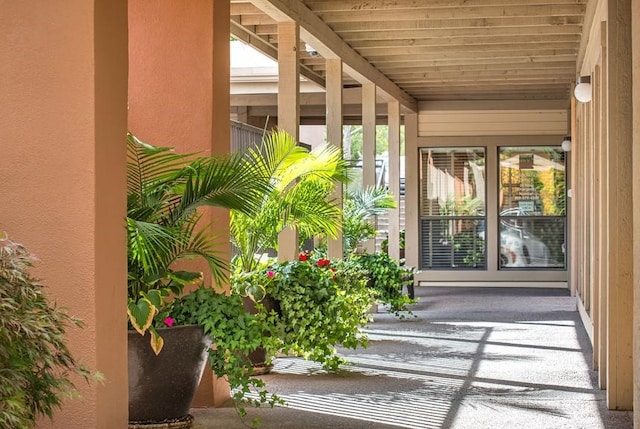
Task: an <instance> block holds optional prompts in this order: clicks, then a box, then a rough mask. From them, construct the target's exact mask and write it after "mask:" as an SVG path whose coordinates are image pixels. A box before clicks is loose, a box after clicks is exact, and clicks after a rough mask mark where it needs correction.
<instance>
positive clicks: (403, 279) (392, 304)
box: [352, 252, 416, 318]
mask: <svg viewBox="0 0 640 429" xmlns="http://www.w3.org/2000/svg"><path fill="white" fill-rule="evenodd" d="M352 260H353V261H354V262H355V263H356V264H358V265H359V266H360V268H361V269H363V270H364V271H366V272H367V273H368V280H369V281H368V285H369V287H370V288H371V289H372V291H373V293H374V296H375V298H376V299H377V300H378V301H380V302H382V303H383V304H387V305H389V312H390V313H393V314H394V315H395V316H396V317H399V318H404V317H406V316H405V313H406V314H409V315H413V313H412V312H411V310H409V308H408V306H409V305H411V304H414V303H415V302H416V300H415V299H411V298H409V297H408V296H406V295H404V294H403V293H402V288H403V286H406V285H408V284H411V282H413V269H412V268H407V267H404V266H402V265H400V264H399V263H398V261H397V260H395V259H393V258H391V257H390V256H389V255H388V254H386V253H384V252H376V253H365V254H360V255H353V256H352Z"/></svg>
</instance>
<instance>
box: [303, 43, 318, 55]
mask: <svg viewBox="0 0 640 429" xmlns="http://www.w3.org/2000/svg"><path fill="white" fill-rule="evenodd" d="M304 50H305V51H307V54H309V56H310V57H315V56H317V55H318V51H316V50H315V49H313V48H312V47H311V45H309V44H308V43H305V44H304Z"/></svg>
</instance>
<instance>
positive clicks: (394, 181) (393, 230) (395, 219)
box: [387, 100, 400, 258]
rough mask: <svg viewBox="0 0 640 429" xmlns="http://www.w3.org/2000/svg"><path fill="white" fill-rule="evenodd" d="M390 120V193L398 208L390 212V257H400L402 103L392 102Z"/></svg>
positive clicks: (389, 111)
mask: <svg viewBox="0 0 640 429" xmlns="http://www.w3.org/2000/svg"><path fill="white" fill-rule="evenodd" d="M387 114H388V118H389V191H390V192H391V194H392V195H393V197H394V198H395V199H396V203H397V207H396V208H395V209H390V210H389V256H391V257H392V258H399V257H400V102H398V101H395V100H394V101H390V102H389V107H388V113H387Z"/></svg>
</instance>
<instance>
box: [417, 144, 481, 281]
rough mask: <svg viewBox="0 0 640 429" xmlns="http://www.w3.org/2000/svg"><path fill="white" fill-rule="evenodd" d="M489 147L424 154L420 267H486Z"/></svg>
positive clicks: (467, 268) (436, 151)
mask: <svg viewBox="0 0 640 429" xmlns="http://www.w3.org/2000/svg"><path fill="white" fill-rule="evenodd" d="M485 160H486V156H485V149H484V148H477V147H476V148H425V149H422V150H421V156H420V163H421V166H420V175H421V178H420V236H421V237H420V238H421V245H420V249H421V250H420V269H424V270H428V269H442V270H478V269H486V243H485V225H486V198H485V191H486V186H485Z"/></svg>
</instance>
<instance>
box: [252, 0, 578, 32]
mask: <svg viewBox="0 0 640 429" xmlns="http://www.w3.org/2000/svg"><path fill="white" fill-rule="evenodd" d="M256 1H257V0H256ZM261 1H262V0H261ZM265 1H266V0H265ZM274 1H275V0H274ZM309 12H310V13H311V14H313V13H312V12H311V11H309ZM314 16H315V15H314ZM316 18H318V17H316ZM318 19H320V18H318ZM535 25H537V26H540V25H546V26H556V25H582V16H532V17H528V16H525V17H504V18H463V19H420V20H414V21H406V20H388V21H359V22H336V23H335V24H332V25H331V28H333V30H334V31H335V32H336V33H338V34H340V35H342V33H349V32H357V31H380V30H394V31H396V30H397V31H401V30H411V29H414V30H432V29H457V28H484V29H485V30H488V29H493V28H496V27H497V28H500V27H514V26H516V27H519V26H535Z"/></svg>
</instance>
